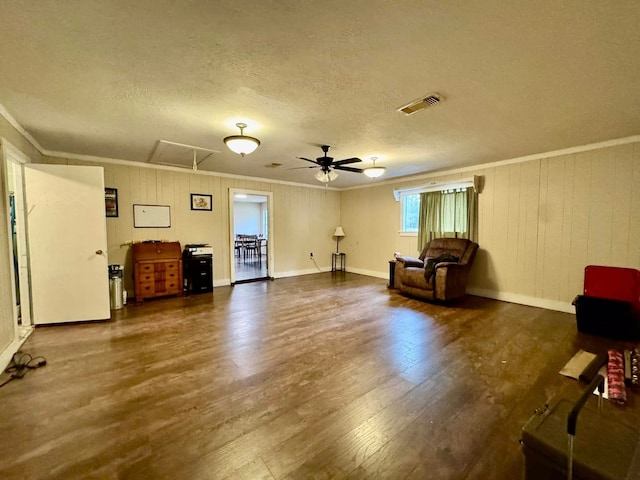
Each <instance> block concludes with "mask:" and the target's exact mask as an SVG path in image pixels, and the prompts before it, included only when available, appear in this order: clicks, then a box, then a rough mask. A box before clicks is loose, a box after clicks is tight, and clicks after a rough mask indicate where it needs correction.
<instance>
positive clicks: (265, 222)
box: [262, 204, 269, 238]
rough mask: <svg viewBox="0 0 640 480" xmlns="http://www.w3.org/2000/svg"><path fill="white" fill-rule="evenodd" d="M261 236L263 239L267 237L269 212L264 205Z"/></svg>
mask: <svg viewBox="0 0 640 480" xmlns="http://www.w3.org/2000/svg"><path fill="white" fill-rule="evenodd" d="M262 235H263V236H264V238H268V237H269V211H268V210H267V207H266V204H265V205H264V210H263V211H262Z"/></svg>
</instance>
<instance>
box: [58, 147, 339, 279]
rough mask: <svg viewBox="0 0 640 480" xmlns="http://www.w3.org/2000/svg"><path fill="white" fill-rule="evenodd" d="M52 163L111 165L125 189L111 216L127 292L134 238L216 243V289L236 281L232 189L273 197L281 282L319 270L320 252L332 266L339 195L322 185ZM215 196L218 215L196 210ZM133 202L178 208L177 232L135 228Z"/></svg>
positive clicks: (109, 180)
mask: <svg viewBox="0 0 640 480" xmlns="http://www.w3.org/2000/svg"><path fill="white" fill-rule="evenodd" d="M46 161H47V162H48V163H62V164H69V165H71V164H83V165H87V164H91V165H100V166H102V167H104V172H105V186H106V187H111V188H116V189H118V210H119V216H118V217H117V218H107V240H108V248H109V251H108V254H109V263H119V264H123V265H124V266H125V288H127V289H128V290H130V291H131V290H132V289H133V282H132V261H131V254H130V247H129V244H130V243H131V242H132V241H143V240H168V241H179V242H180V244H181V245H185V244H187V243H209V244H211V245H212V246H213V251H214V275H213V276H214V285H224V284H228V283H229V281H230V280H229V279H230V268H229V261H230V259H231V258H233V256H232V253H233V252H230V251H229V235H230V229H229V189H230V188H237V189H246V190H257V191H264V192H273V209H274V212H273V218H272V219H270V221H271V222H272V224H273V227H274V238H270V239H269V245H270V247H269V248H273V249H274V250H273V252H274V265H272V266H271V267H272V270H271V274H272V275H273V276H275V277H280V276H288V275H298V274H304V273H313V272H317V271H318V270H317V268H316V267H315V264H314V263H313V262H312V261H311V260H310V259H309V252H310V251H313V252H314V256H315V257H316V259H317V262H318V264H319V266H320V267H321V268H322V269H329V268H330V265H331V251H332V247H333V246H334V245H335V244H334V242H333V238H332V237H331V233H333V229H335V226H336V225H338V223H339V218H340V208H339V199H340V196H339V192H337V191H332V190H325V189H320V188H311V187H302V186H295V185H287V184H279V183H270V182H267V181H264V182H262V181H256V180H252V179H242V178H228V177H220V176H214V175H207V174H204V173H202V172H199V173H194V172H191V171H189V170H184V171H182V170H179V169H167V168H148V167H137V166H135V165H133V164H132V165H129V164H121V163H107V162H105V163H89V162H82V161H77V160H69V159H64V158H57V157H56V158H54V157H47V158H46ZM192 193H201V194H208V195H212V196H213V210H212V211H203V210H191V194H192ZM133 204H159V205H169V206H170V207H171V227H170V228H134V227H133Z"/></svg>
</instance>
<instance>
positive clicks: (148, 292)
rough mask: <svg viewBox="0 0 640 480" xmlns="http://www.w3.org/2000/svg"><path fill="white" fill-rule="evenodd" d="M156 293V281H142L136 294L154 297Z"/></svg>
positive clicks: (143, 296)
mask: <svg viewBox="0 0 640 480" xmlns="http://www.w3.org/2000/svg"><path fill="white" fill-rule="evenodd" d="M155 294H156V284H155V282H140V283H138V285H137V288H136V296H138V295H140V296H141V297H142V298H147V297H153V296H154V295H155Z"/></svg>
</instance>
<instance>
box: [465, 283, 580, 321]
mask: <svg viewBox="0 0 640 480" xmlns="http://www.w3.org/2000/svg"><path fill="white" fill-rule="evenodd" d="M467 293H468V294H470V295H476V296H478V297H485V298H492V299H493V300H500V301H502V302H509V303H518V304H520V305H528V306H530V307H538V308H544V309H547V310H555V311H558V312H565V313H573V314H575V313H576V311H575V308H574V307H573V305H571V303H566V302H560V301H558V300H549V299H548V298H537V297H531V296H528V295H519V294H517V293H509V292H496V291H495V290H488V289H485V288H476V287H468V288H467Z"/></svg>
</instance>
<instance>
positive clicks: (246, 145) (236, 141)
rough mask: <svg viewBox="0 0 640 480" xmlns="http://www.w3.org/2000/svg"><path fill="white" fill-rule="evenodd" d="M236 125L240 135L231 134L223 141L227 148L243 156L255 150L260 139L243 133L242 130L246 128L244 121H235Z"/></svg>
mask: <svg viewBox="0 0 640 480" xmlns="http://www.w3.org/2000/svg"><path fill="white" fill-rule="evenodd" d="M236 127H238V128H239V129H240V135H231V136H229V137H226V138H225V139H224V143H225V145H226V146H227V147H229V150H231V151H232V152H233V153H237V154H238V155H241V156H243V157H244V156H245V155H249V154H250V153H253V152H255V150H256V148H258V146H259V145H260V140H258V139H257V138H253V137H249V136H248V135H244V134H243V132H242V131H243V130H244V129H245V128H247V124H246V123H236Z"/></svg>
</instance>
